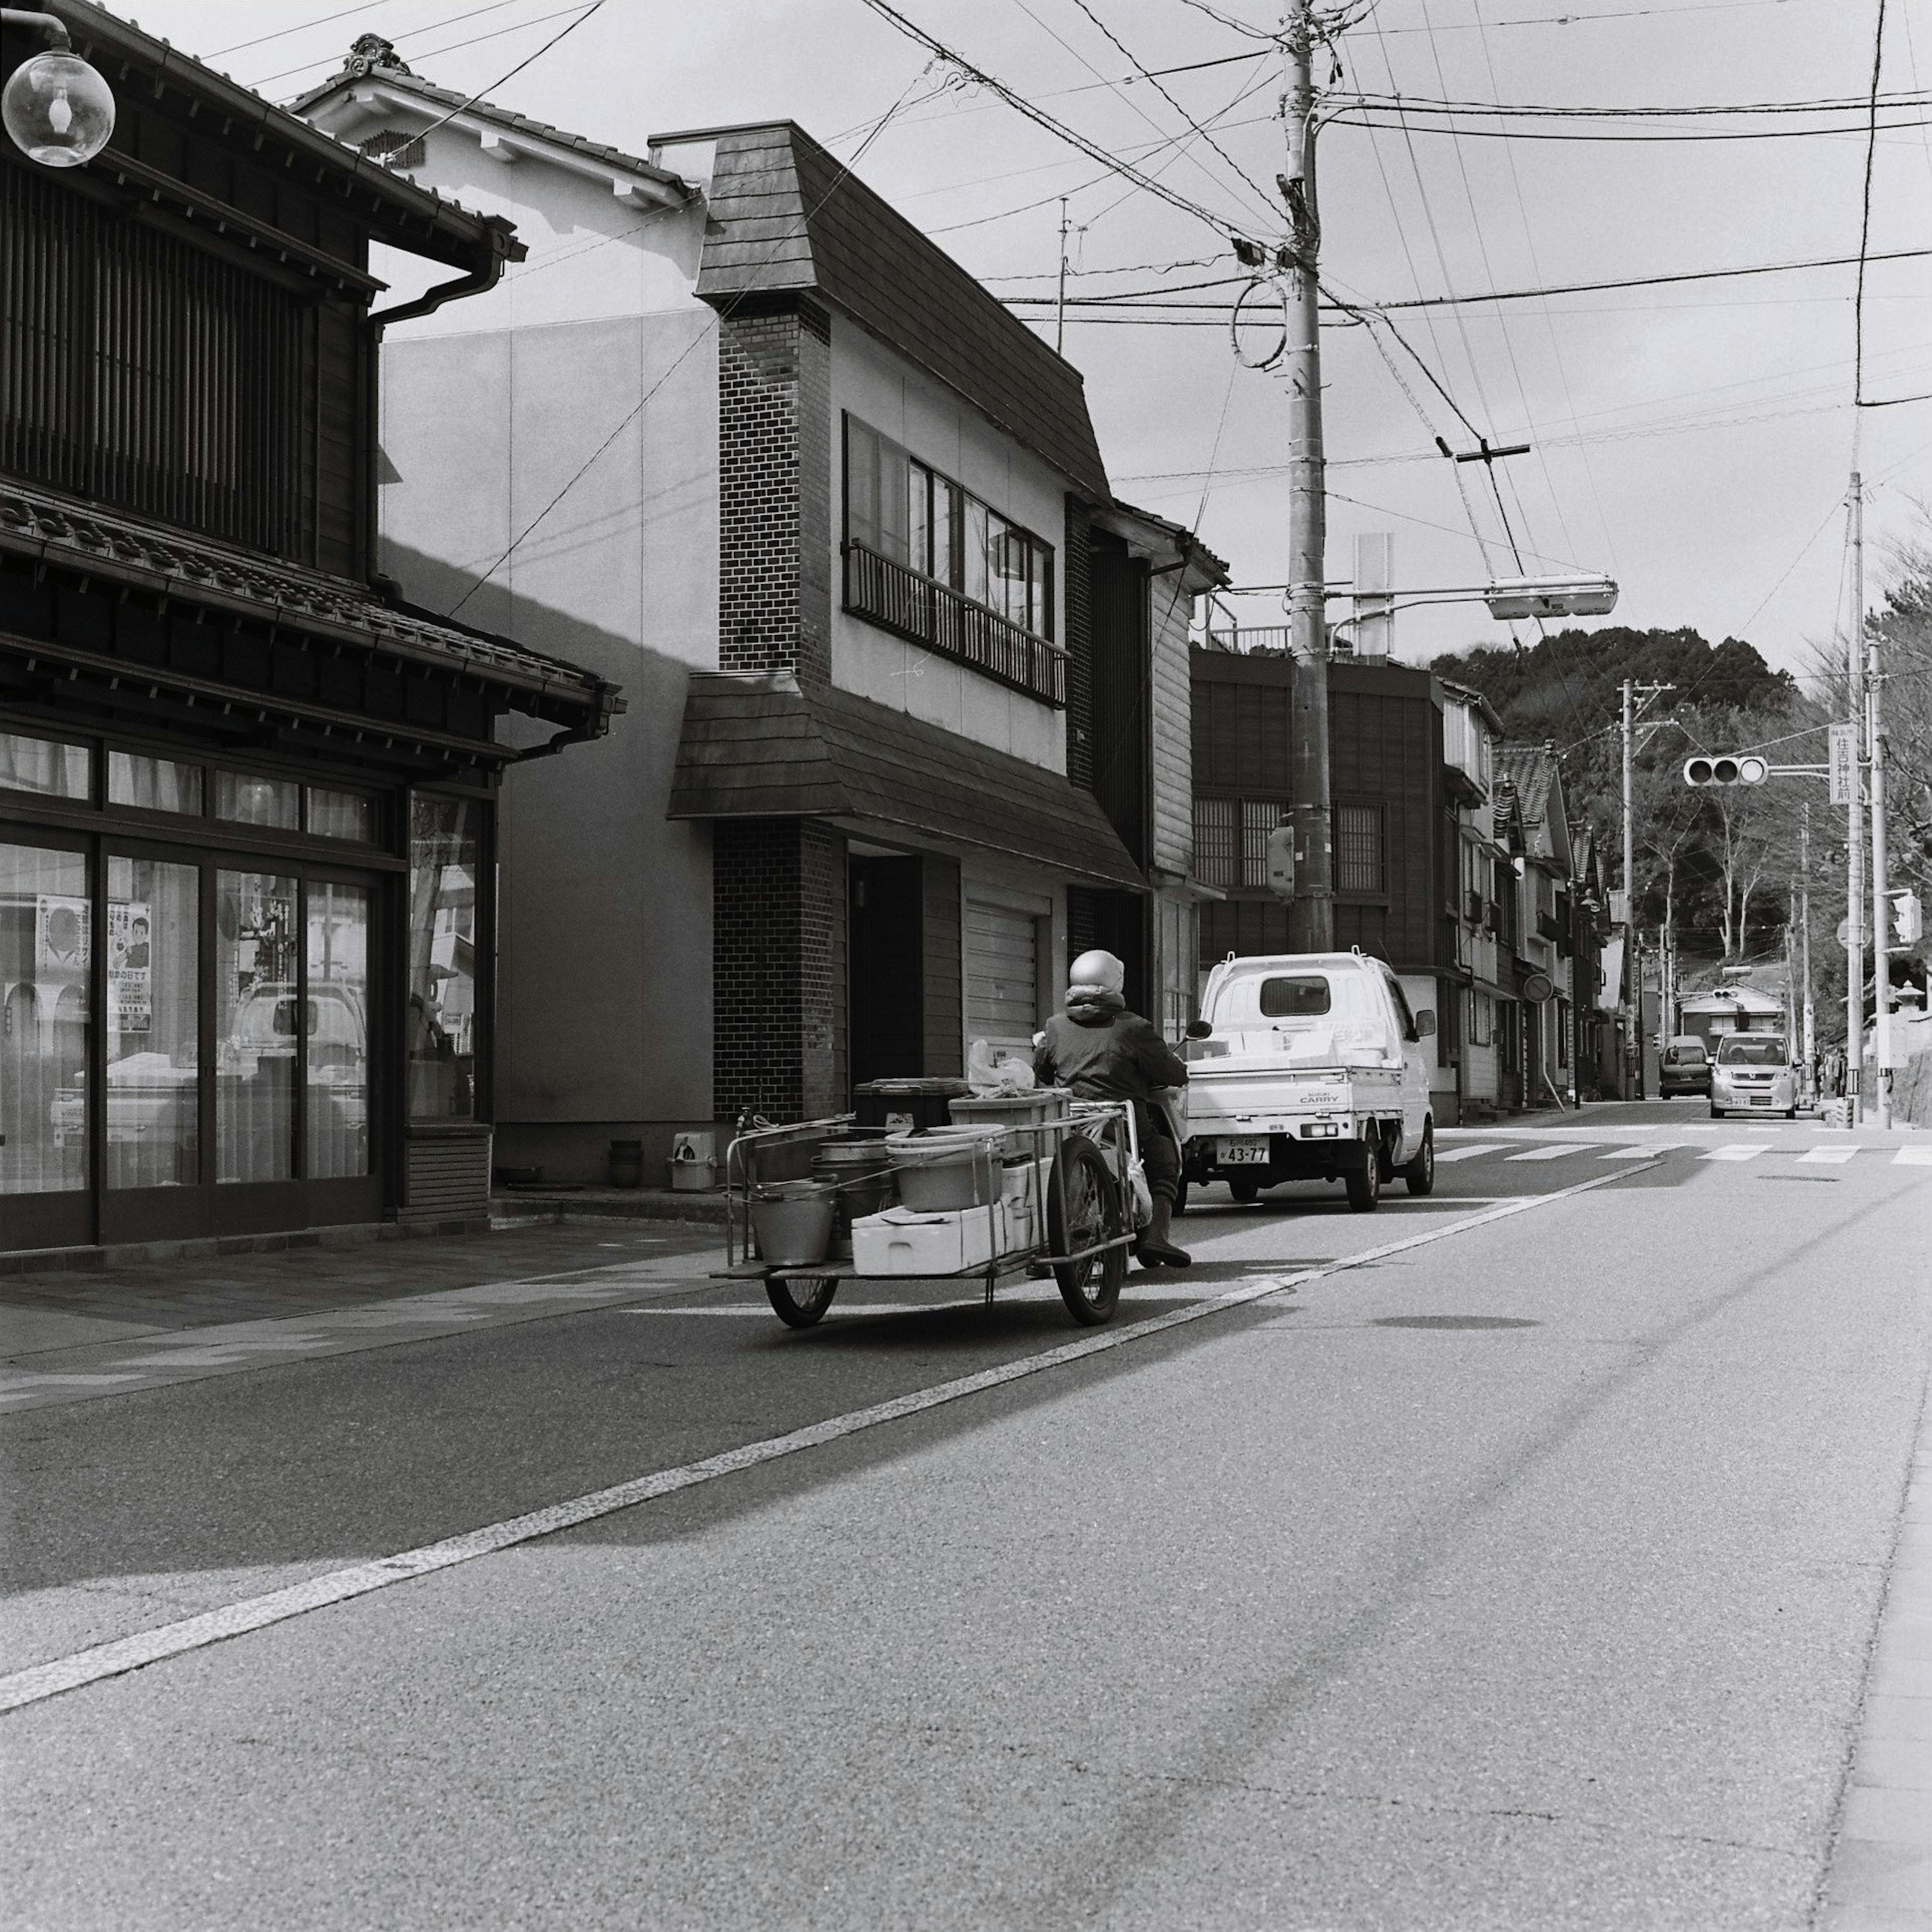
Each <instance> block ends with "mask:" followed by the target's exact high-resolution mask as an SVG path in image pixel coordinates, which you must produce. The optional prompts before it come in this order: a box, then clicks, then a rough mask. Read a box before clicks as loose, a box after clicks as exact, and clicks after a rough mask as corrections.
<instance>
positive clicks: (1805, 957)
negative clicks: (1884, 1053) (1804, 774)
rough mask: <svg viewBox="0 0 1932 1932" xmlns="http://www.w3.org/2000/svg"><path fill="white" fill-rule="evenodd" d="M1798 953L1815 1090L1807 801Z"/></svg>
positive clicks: (1801, 837) (1801, 831)
mask: <svg viewBox="0 0 1932 1932" xmlns="http://www.w3.org/2000/svg"><path fill="white" fill-rule="evenodd" d="M1798 950H1799V970H1800V971H1802V974H1803V975H1804V978H1805V1012H1804V1031H1803V1033H1802V1034H1801V1035H1800V1039H1801V1040H1802V1050H1803V1052H1804V1055H1805V1077H1806V1079H1808V1080H1811V1082H1813V1084H1814V1089H1815V1086H1816V1076H1817V1061H1818V1031H1817V1015H1816V1014H1815V1013H1814V1012H1813V1011H1812V1007H1811V801H1810V799H1806V801H1805V808H1804V810H1803V811H1802V814H1800V816H1799V821H1798Z"/></svg>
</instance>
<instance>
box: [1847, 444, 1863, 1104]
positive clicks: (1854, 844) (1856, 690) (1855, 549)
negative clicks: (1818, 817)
mask: <svg viewBox="0 0 1932 1932" xmlns="http://www.w3.org/2000/svg"><path fill="white" fill-rule="evenodd" d="M1849 502H1850V505H1851V513H1852V628H1851V643H1850V645H1849V650H1848V652H1847V656H1848V659H1849V664H1848V667H1849V670H1850V673H1851V706H1850V709H1851V720H1852V740H1853V742H1854V743H1856V744H1859V745H1862V742H1863V740H1864V733H1865V650H1864V641H1865V638H1864V633H1865V493H1864V484H1863V483H1862V482H1861V481H1860V479H1859V476H1858V472H1857V471H1856V470H1855V469H1854V470H1853V471H1852V487H1851V491H1850V496H1849ZM1860 790H1861V787H1860V784H1859V778H1858V760H1857V759H1856V758H1854V759H1853V760H1852V802H1851V809H1850V814H1849V824H1848V826H1847V828H1846V838H1845V863H1846V892H1845V1100H1846V1106H1845V1121H1846V1125H1847V1126H1849V1127H1856V1126H1857V1125H1858V1119H1859V1116H1860V1115H1861V1114H1862V1112H1864V1103H1865V1098H1866V1097H1865V1095H1864V1094H1863V1093H1862V1092H1861V1091H1860V1090H1861V1088H1862V1087H1863V1085H1864V1037H1865V943H1864V896H1865V827H1864V801H1863V800H1862V799H1861V797H1860V796H1859V793H1860Z"/></svg>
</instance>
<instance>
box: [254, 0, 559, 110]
mask: <svg viewBox="0 0 1932 1932" xmlns="http://www.w3.org/2000/svg"><path fill="white" fill-rule="evenodd" d="M522 4H523V0H489V5H487V6H483V7H466V8H465V9H464V10H463V12H462V13H446V14H445V15H444V16H443V18H442V19H441V20H431V21H430V22H428V23H427V24H425V26H420V27H410V28H406V29H405V30H404V31H402V32H401V33H399V34H397V35H396V36H395V38H396V39H397V40H411V41H413V40H421V39H422V37H423V36H424V35H425V34H434V33H440V32H441V31H442V30H443V28H445V27H453V26H455V25H456V24H457V23H458V22H459V21H461V20H475V18H476V17H477V16H478V14H480V13H500V12H502V10H503V9H504V8H505V7H514V6H517V5H522ZM570 10H571V9H570V8H568V7H560V8H559V9H558V10H557V11H556V13H539V14H537V15H536V16H535V17H534V18H532V19H530V20H519V21H517V22H516V23H514V25H513V26H508V27H501V28H496V30H495V31H493V32H490V33H487V34H475V35H473V36H472V37H471V38H470V39H469V40H458V41H456V42H455V43H453V45H452V46H446V47H431V48H430V49H428V50H427V51H426V52H422V53H419V54H418V55H416V58H417V59H418V60H434V59H435V58H436V57H437V55H439V54H446V53H451V52H455V49H456V48H458V47H470V46H475V45H476V43H477V42H478V41H479V40H499V39H501V38H502V36H503V35H504V34H516V33H520V32H521V31H523V28H526V27H535V26H541V24H542V23H543V22H544V21H545V20H555V19H556V17H557V14H558V13H568V12H569V11H570ZM340 58H341V56H340V55H336V54H326V55H323V58H321V59H320V60H311V61H299V62H297V63H296V65H294V66H293V67H285V68H282V69H281V70H280V71H278V72H277V73H275V74H263V75H262V76H261V77H260V78H259V79H257V80H251V81H249V82H248V83H246V85H248V86H250V87H252V88H255V89H261V88H264V87H267V86H269V85H270V84H271V83H273V82H275V81H278V80H289V79H290V77H292V76H293V75H296V74H309V73H311V72H313V71H314V70H315V69H316V68H332V67H334V66H335V65H336V64H337V62H338V60H339V59H340Z"/></svg>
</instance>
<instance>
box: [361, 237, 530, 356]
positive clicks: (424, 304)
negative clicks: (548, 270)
mask: <svg viewBox="0 0 1932 1932" xmlns="http://www.w3.org/2000/svg"><path fill="white" fill-rule="evenodd" d="M512 251H514V254H513V253H512ZM526 252H527V251H525V250H524V248H523V245H522V243H520V242H518V241H517V239H516V238H515V236H514V235H512V234H511V233H509V232H508V229H506V228H504V227H499V226H498V225H497V224H496V223H495V222H494V221H492V223H490V252H489V255H488V257H487V260H484V261H481V262H479V263H478V264H477V265H476V266H475V268H473V269H470V270H469V272H468V273H467V274H465V275H458V277H457V278H456V279H455V281H449V282H439V283H437V285H436V287H434V288H433V289H428V290H425V291H424V292H423V293H422V294H421V295H419V296H417V297H416V299H415V300H414V301H413V302H398V303H397V304H396V305H395V307H394V308H386V309H379V310H378V311H377V312H376V313H375V314H374V315H372V316H371V317H370V318H369V325H370V326H371V328H372V329H374V330H375V332H376V334H377V337H378V338H380V337H381V335H382V333H383V330H384V329H386V327H387V326H389V324H390V323H392V322H413V321H414V320H416V317H418V316H419V315H430V314H434V312H435V311H437V309H440V308H442V306H443V304H444V303H445V302H460V301H461V300H462V299H463V297H464V296H481V295H487V294H488V293H489V292H490V290H492V289H493V288H494V287H496V284H497V283H498V282H499V281H501V280H502V275H503V264H504V263H505V262H506V261H509V260H522V258H523V254H525V253H526Z"/></svg>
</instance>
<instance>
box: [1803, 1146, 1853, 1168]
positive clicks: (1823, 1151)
mask: <svg viewBox="0 0 1932 1932" xmlns="http://www.w3.org/2000/svg"><path fill="white" fill-rule="evenodd" d="M1857 1153H1858V1149H1857V1148H1855V1147H1814V1148H1806V1149H1805V1151H1804V1152H1803V1153H1802V1154H1800V1155H1799V1157H1798V1158H1799V1160H1800V1161H1801V1162H1811V1163H1816V1164H1817V1166H1820V1167H1843V1166H1844V1164H1845V1163H1846V1161H1848V1160H1852V1158H1853V1157H1855V1155H1856V1154H1857Z"/></svg>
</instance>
